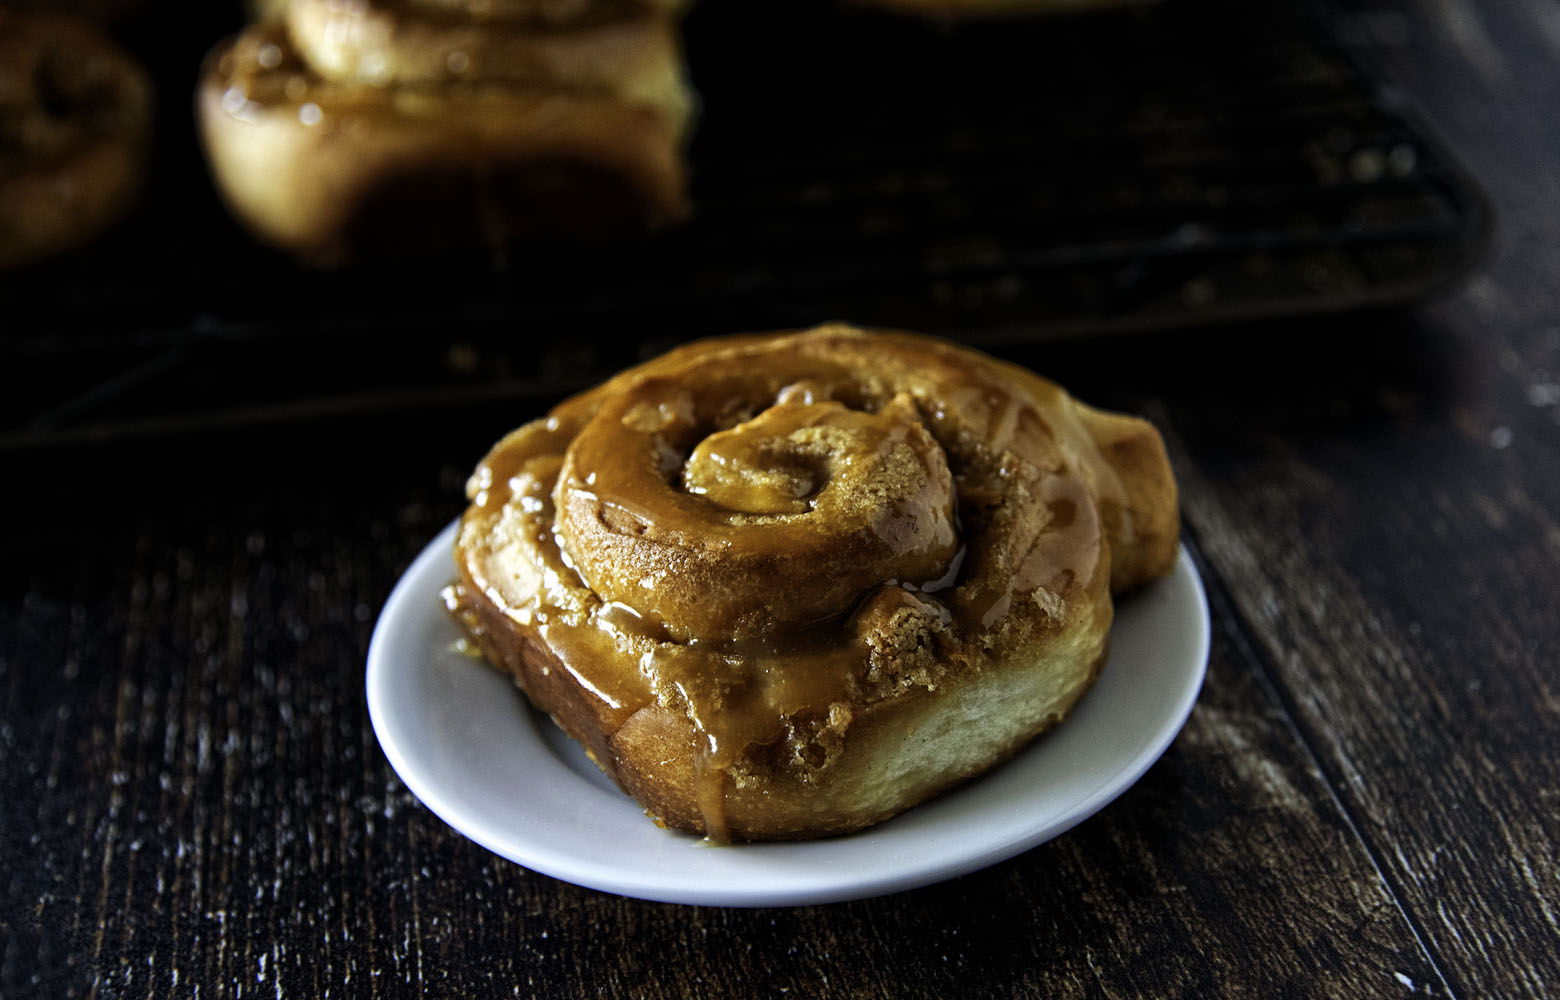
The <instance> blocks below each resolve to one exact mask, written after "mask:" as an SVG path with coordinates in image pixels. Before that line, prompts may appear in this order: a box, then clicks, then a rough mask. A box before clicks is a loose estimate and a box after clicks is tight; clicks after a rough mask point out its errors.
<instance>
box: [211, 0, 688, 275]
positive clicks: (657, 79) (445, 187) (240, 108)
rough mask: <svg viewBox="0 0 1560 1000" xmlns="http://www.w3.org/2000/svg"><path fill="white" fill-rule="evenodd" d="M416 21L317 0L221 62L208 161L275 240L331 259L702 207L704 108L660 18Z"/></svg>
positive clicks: (214, 72) (617, 226) (624, 225)
mask: <svg viewBox="0 0 1560 1000" xmlns="http://www.w3.org/2000/svg"><path fill="white" fill-rule="evenodd" d="M409 11H410V7H409V5H408V4H405V3H390V4H387V5H368V4H363V3H356V4H353V3H310V2H306V0H305V2H298V3H294V4H293V5H292V6H291V7H290V8H289V10H288V12H287V17H286V19H285V21H283V22H272V23H268V24H263V25H258V26H255V27H252V28H251V29H249V30H248V31H246V32H245V33H244V34H243V35H241V36H239V37H238V38H237V39H236V40H234V41H233V42H231V43H229V44H228V45H226V46H224V47H223V48H221V49H219V51H218V52H216V53H214V54H213V56H212V57H211V58H210V59H208V62H207V66H206V69H205V71H204V73H203V79H202V83H201V89H200V95H199V112H200V114H199V117H200V123H201V130H202V137H203V139H204V144H205V147H206V151H207V156H208V159H209V161H210V163H211V166H212V172H213V174H214V176H215V177H216V179H217V181H218V185H219V188H220V189H221V190H222V192H223V194H224V197H225V198H226V200H227V202H228V204H229V206H230V208H231V209H232V210H233V212H234V214H235V215H236V216H238V217H239V218H240V219H241V220H242V221H244V222H245V223H246V224H247V225H248V226H249V227H250V228H251V229H253V230H254V231H255V232H256V233H257V234H258V235H260V236H261V237H262V238H264V239H266V240H268V241H269V242H271V243H274V244H276V245H278V246H280V247H283V248H285V249H288V250H292V251H294V252H296V253H298V254H300V255H302V256H304V257H306V258H310V259H312V260H315V261H317V262H324V263H330V262H334V261H337V260H340V259H343V258H345V257H348V256H351V255H353V254H354V253H355V252H358V251H361V250H370V251H377V250H380V249H384V248H386V246H387V245H388V248H389V249H391V250H392V251H393V250H396V249H401V248H404V247H405V246H412V247H415V248H418V249H426V248H428V247H431V246H438V245H441V244H443V245H456V246H459V245H473V244H475V245H501V244H503V243H507V242H509V241H511V240H513V239H515V238H519V237H524V236H531V235H556V234H567V235H578V236H586V237H590V236H596V235H601V234H606V233H614V232H621V231H625V230H635V229H643V228H654V227H657V226H660V225H664V224H666V223H669V222H672V221H675V220H677V219H679V218H681V217H682V216H684V215H685V214H686V212H687V201H686V195H685V186H686V183H685V176H684V168H683V163H682V145H683V141H684V138H685V133H686V130H687V126H688V121H689V116H690V105H691V99H690V96H689V94H690V92H689V91H688V90H687V88H686V86H685V84H684V82H683V77H682V70H681V55H680V51H679V47H678V40H677V37H676V34H675V32H674V31H673V30H672V28H671V26H670V25H669V24H668V23H667V22H666V21H665V20H664V19H663V18H658V17H655V16H650V15H634V16H632V17H626V16H625V17H623V18H617V19H606V20H592V21H590V22H588V23H581V24H576V25H572V26H569V27H567V28H557V29H553V28H546V29H533V28H528V27H524V26H516V25H503V24H490V25H487V26H485V27H480V28H478V27H474V26H473V25H472V24H470V23H468V22H464V21H460V20H451V19H448V18H447V17H444V16H443V15H441V16H440V18H438V19H434V20H428V19H426V18H419V17H416V16H413V15H412V14H411V13H410V12H409Z"/></svg>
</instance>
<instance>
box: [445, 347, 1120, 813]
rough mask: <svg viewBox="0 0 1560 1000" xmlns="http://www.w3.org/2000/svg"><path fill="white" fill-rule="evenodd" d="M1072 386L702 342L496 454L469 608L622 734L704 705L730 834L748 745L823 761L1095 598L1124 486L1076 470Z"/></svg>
mask: <svg viewBox="0 0 1560 1000" xmlns="http://www.w3.org/2000/svg"><path fill="white" fill-rule="evenodd" d="M1073 405H1074V404H1073V403H1072V401H1071V400H1070V399H1069V398H1068V397H1067V396H1066V395H1065V394H1063V393H1061V392H1060V391H1059V390H1057V389H1056V388H1055V387H1054V386H1052V385H1051V384H1050V383H1047V382H1044V381H1043V380H1040V379H1038V378H1035V377H1033V376H1027V377H1026V378H1015V377H1014V376H1013V374H1012V373H1011V372H1008V371H1006V370H1004V369H1003V368H1002V367H1001V366H999V365H998V364H997V363H995V362H990V361H988V360H987V359H984V358H982V357H981V356H979V355H975V354H973V353H972V352H968V351H963V350H959V349H956V348H952V347H950V346H947V345H943V344H941V343H939V342H936V341H931V340H928V339H924V338H917V337H911V336H907V335H884V334H866V333H862V332H861V331H857V330H854V329H851V328H848V327H824V328H820V329H818V330H814V331H810V332H807V333H803V334H796V335H790V336H781V337H771V338H764V337H753V338H731V339H727V340H718V341H710V342H705V343H701V344H695V345H691V346H690V347H687V348H683V349H681V350H679V351H676V352H673V353H672V354H670V355H668V356H666V357H664V358H662V359H660V360H658V361H655V362H651V363H649V364H647V365H643V366H640V367H639V368H637V369H633V370H630V371H629V372H626V373H625V374H623V375H621V376H618V377H617V378H615V379H613V380H611V381H609V382H608V383H606V384H605V385H603V386H600V387H598V388H597V389H595V390H592V391H591V392H589V393H586V394H584V395H582V396H578V397H575V398H574V399H571V400H569V401H568V402H566V403H564V404H563V405H561V406H559V407H558V408H557V409H556V410H554V411H553V413H552V414H550V415H549V416H548V417H547V418H545V419H543V420H539V421H536V422H534V423H531V424H528V425H526V426H525V427H522V428H520V429H519V430H517V431H515V432H514V433H512V434H511V435H509V436H508V437H507V438H505V439H504V440H503V441H502V442H500V443H499V444H498V446H497V447H495V448H494V449H493V451H492V452H491V453H490V454H489V455H488V456H487V458H486V459H485V460H484V461H483V463H482V464H481V466H480V467H479V468H478V469H477V471H476V473H475V474H474V475H473V477H472V479H471V482H470V484H469V486H468V492H469V495H470V498H471V501H472V506H471V508H470V510H469V511H468V513H467V515H466V517H465V519H464V522H463V524H462V528H461V533H460V538H459V541H458V543H457V563H458V566H459V568H460V574H461V575H460V580H459V583H458V587H457V594H456V604H457V605H458V608H457V610H459V611H460V612H461V613H462V616H463V618H464V619H465V620H466V621H467V622H468V624H471V625H473V626H474V628H476V629H477V630H479V631H480V630H482V629H486V630H488V631H489V632H492V631H494V630H497V629H509V630H510V631H512V632H513V633H514V634H516V635H518V636H521V637H523V638H524V641H535V642H539V643H540V644H542V645H544V646H545V648H546V649H547V650H548V651H550V653H551V654H552V656H553V657H554V658H555V660H556V663H557V664H561V668H562V669H563V670H565V671H566V672H567V673H568V674H569V675H570V677H571V678H572V680H573V681H574V682H575V683H577V685H578V686H579V688H581V689H583V690H584V691H587V692H589V693H590V694H591V696H592V698H593V699H594V700H595V702H596V703H597V704H596V705H595V713H596V714H595V718H596V720H597V721H598V722H599V723H600V725H601V727H602V729H603V732H604V733H605V734H606V737H607V738H608V739H610V735H611V732H613V731H615V730H616V728H617V727H619V726H622V725H623V724H625V722H626V721H627V720H629V719H630V718H631V717H633V716H634V715H635V714H636V713H637V712H639V711H640V709H642V708H644V707H645V706H647V705H652V704H653V705H656V706H659V707H661V708H663V709H667V710H670V711H672V712H674V713H676V714H677V715H678V716H680V717H683V718H686V720H687V722H688V723H689V725H690V727H691V730H692V732H693V734H694V742H695V745H694V746H693V747H691V748H690V752H691V753H693V754H695V755H696V756H695V764H696V766H695V774H696V783H697V786H698V787H697V790H696V791H697V798H698V802H699V808H700V811H701V812H702V814H703V829H704V830H705V832H706V833H707V834H708V835H710V836H711V837H712V838H714V839H723V837H724V836H725V832H726V830H727V823H726V818H725V815H724V811H723V810H724V806H723V803H724V801H725V797H726V795H727V793H728V791H729V789H730V788H731V787H732V785H733V784H740V783H741V782H742V781H743V780H744V775H745V774H746V773H748V769H749V768H750V767H751V766H752V762H753V761H754V760H755V759H758V758H762V759H763V760H764V761H765V762H766V765H767V766H782V767H789V768H793V769H795V770H796V771H797V772H798V773H799V774H802V775H803V776H804V777H807V776H813V775H822V774H823V773H824V772H825V771H826V769H827V765H828V759H829V754H830V753H831V752H832V751H831V749H830V748H831V747H833V746H836V745H837V743H838V739H839V738H840V737H842V736H843V734H844V733H846V732H847V731H848V729H849V727H850V725H851V722H852V720H853V718H855V717H856V716H857V714H858V713H860V712H862V711H863V710H866V709H868V708H869V707H870V706H871V705H872V704H874V703H875V702H876V701H877V700H880V699H883V698H889V697H893V696H896V695H898V694H901V693H903V692H904V691H905V690H907V689H910V688H914V687H921V688H928V689H935V687H936V686H937V685H938V684H939V683H940V682H941V680H942V679H943V678H946V677H948V676H951V674H952V673H956V672H958V671H979V670H982V669H986V667H987V666H988V665H989V664H991V663H993V662H995V661H997V660H999V659H1001V658H1002V657H1004V656H1007V655H1009V654H1010V653H1012V652H1013V651H1014V650H1017V649H1021V648H1022V647H1023V646H1024V644H1025V643H1029V642H1033V641H1035V640H1036V639H1037V637H1040V636H1043V635H1045V634H1046V633H1047V631H1048V630H1051V629H1054V628H1056V627H1059V623H1060V622H1062V621H1063V620H1064V619H1065V617H1066V616H1067V612H1068V607H1069V603H1070V602H1074V601H1083V600H1086V599H1092V598H1091V597H1090V595H1100V594H1102V593H1103V591H1102V589H1101V588H1102V587H1103V586H1104V584H1103V583H1102V581H1103V580H1108V577H1109V572H1110V554H1109V547H1108V542H1107V540H1106V538H1105V536H1104V534H1103V532H1102V522H1101V517H1100V513H1099V507H1098V504H1097V497H1099V496H1101V495H1109V494H1110V493H1111V491H1112V490H1115V491H1117V492H1118V493H1119V491H1120V489H1121V487H1120V484H1119V483H1112V482H1110V481H1109V480H1110V477H1111V475H1112V473H1110V471H1109V467H1108V466H1106V465H1105V464H1104V463H1103V462H1098V465H1099V466H1100V467H1099V468H1095V469H1093V470H1091V471H1090V472H1089V473H1088V474H1087V475H1085V474H1084V473H1083V472H1081V471H1080V465H1081V464H1083V463H1084V462H1087V461H1090V460H1091V456H1092V449H1093V448H1094V445H1093V443H1092V441H1091V440H1090V439H1089V437H1088V435H1087V434H1086V433H1085V432H1084V431H1083V430H1082V429H1081V427H1080V426H1078V422H1077V419H1076V417H1075V415H1074V414H1073V413H1072V412H1071V410H1072V407H1073ZM1093 460H1095V461H1097V456H1093ZM495 609H497V610H495ZM1107 614H1108V611H1107ZM498 616H501V617H502V620H499V617H498ZM550 662H551V661H550ZM501 665H503V664H501ZM549 669H553V668H552V667H549ZM576 735H578V734H576ZM587 745H589V744H587ZM597 756H598V758H599V757H600V754H599V753H598V754H597ZM610 770H611V768H610V767H609V771H610ZM808 780H811V779H810V778H808Z"/></svg>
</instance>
